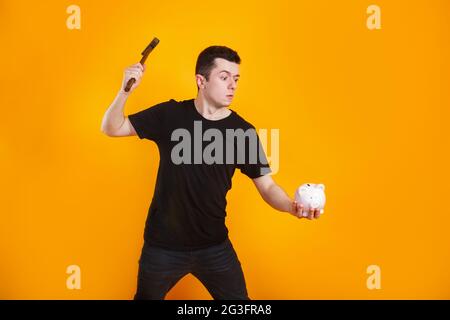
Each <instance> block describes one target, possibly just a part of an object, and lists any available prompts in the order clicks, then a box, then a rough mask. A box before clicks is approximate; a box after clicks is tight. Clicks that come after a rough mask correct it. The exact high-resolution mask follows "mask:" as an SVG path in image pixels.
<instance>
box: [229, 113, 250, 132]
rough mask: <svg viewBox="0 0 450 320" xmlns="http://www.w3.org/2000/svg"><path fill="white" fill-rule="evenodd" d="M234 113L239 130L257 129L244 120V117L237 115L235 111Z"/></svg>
mask: <svg viewBox="0 0 450 320" xmlns="http://www.w3.org/2000/svg"><path fill="white" fill-rule="evenodd" d="M232 111H233V112H234V115H235V117H234V119H235V122H236V124H237V125H238V127H239V128H242V129H255V127H254V126H253V124H251V123H250V122H249V121H247V120H246V119H244V117H242V116H241V115H240V114H239V113H237V112H236V111H235V110H232Z"/></svg>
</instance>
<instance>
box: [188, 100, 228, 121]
mask: <svg viewBox="0 0 450 320" xmlns="http://www.w3.org/2000/svg"><path fill="white" fill-rule="evenodd" d="M194 105H195V108H196V109H197V111H198V113H200V114H201V115H202V116H203V117H204V118H206V119H209V120H220V119H223V118H225V117H228V116H229V115H230V113H231V110H229V109H228V108H227V107H224V106H223V107H222V106H217V105H215V104H213V103H210V102H209V101H208V100H207V99H205V97H203V96H202V95H201V94H199V95H197V97H196V98H195V99H194Z"/></svg>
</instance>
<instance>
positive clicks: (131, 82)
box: [124, 37, 159, 92]
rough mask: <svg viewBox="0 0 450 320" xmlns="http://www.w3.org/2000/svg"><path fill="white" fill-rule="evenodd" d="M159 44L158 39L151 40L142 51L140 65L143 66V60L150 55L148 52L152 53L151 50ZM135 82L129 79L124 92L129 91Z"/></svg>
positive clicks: (133, 79)
mask: <svg viewBox="0 0 450 320" xmlns="http://www.w3.org/2000/svg"><path fill="white" fill-rule="evenodd" d="M158 43H159V39H158V38H156V37H155V38H153V40H152V42H150V44H149V45H148V46H147V48H145V50H144V51H142V53H141V54H142V58H141V61H140V63H141V64H142V65H144V63H145V60H147V57H148V55H149V54H150V52H152V50H153V49H154V48H155V47H156V46H157V45H158ZM135 82H136V79H135V78H131V79H130V80H128V82H127V85H126V87H125V89H124V90H125V92H128V91H130V89H131V87H132V86H133V84H134V83H135Z"/></svg>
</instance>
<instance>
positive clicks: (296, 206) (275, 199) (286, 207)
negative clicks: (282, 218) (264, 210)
mask: <svg viewBox="0 0 450 320" xmlns="http://www.w3.org/2000/svg"><path fill="white" fill-rule="evenodd" d="M253 183H254V184H255V186H256V188H257V189H258V191H259V193H260V195H261V197H262V198H263V199H264V201H266V202H267V203H268V204H269V205H270V206H271V207H272V208H274V209H276V210H278V211H282V212H288V213H290V214H292V215H294V216H296V217H297V218H300V219H301V218H306V217H303V206H302V205H301V204H300V203H297V202H296V201H295V200H293V199H291V198H290V197H289V196H288V194H287V193H286V192H285V191H284V190H283V189H282V188H281V187H280V186H279V185H278V184H276V183H275V181H273V179H272V177H271V176H270V175H265V176H262V177H259V178H255V179H253ZM319 216H320V210H319V209H317V210H311V211H310V212H308V217H307V218H308V219H310V220H312V219H313V218H315V219H318V218H319Z"/></svg>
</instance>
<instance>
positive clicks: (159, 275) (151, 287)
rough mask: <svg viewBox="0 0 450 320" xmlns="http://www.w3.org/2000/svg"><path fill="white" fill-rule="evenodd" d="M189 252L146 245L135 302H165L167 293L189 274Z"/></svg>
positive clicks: (142, 255)
mask: <svg viewBox="0 0 450 320" xmlns="http://www.w3.org/2000/svg"><path fill="white" fill-rule="evenodd" d="M189 266H190V260H189V252H179V251H170V250H165V249H162V248H157V247H153V246H149V245H147V244H144V247H143V248H142V253H141V258H140V260H139V272H138V281H137V290H136V294H135V296H134V299H135V300H164V298H165V296H166V294H167V292H169V290H170V289H172V287H173V286H175V284H176V283H177V282H178V281H179V280H180V279H181V278H182V277H184V276H185V275H186V274H188V273H189Z"/></svg>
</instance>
